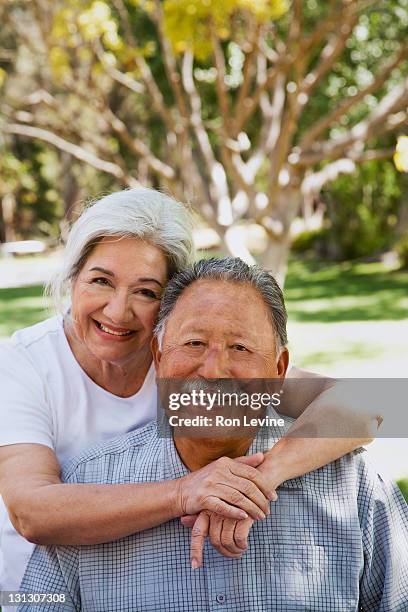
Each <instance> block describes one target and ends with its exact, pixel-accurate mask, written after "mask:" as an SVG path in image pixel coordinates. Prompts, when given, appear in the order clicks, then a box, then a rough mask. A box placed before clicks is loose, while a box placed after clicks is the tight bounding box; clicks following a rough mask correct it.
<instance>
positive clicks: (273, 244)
mask: <svg viewBox="0 0 408 612" xmlns="http://www.w3.org/2000/svg"><path fill="white" fill-rule="evenodd" d="M289 250H290V239H289V235H287V236H285V237H284V238H283V239H282V240H273V241H272V240H271V241H270V242H269V244H268V248H267V249H266V251H265V252H264V253H263V255H262V257H261V260H260V265H261V266H262V267H263V268H265V270H268V272H271V274H272V275H273V276H274V278H275V280H276V281H277V283H278V284H279V286H280V287H282V288H283V286H284V284H285V276H286V272H287V269H288V259H289Z"/></svg>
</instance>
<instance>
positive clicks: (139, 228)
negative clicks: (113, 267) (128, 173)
mask: <svg viewBox="0 0 408 612" xmlns="http://www.w3.org/2000/svg"><path fill="white" fill-rule="evenodd" d="M109 236H112V237H117V238H138V239H140V240H144V241H146V242H148V243H149V244H151V245H154V246H157V247H158V248H160V249H162V251H163V252H164V253H165V255H166V256H167V260H168V264H169V276H170V277H171V276H172V275H173V274H175V273H176V272H179V271H180V270H182V269H183V268H185V267H186V266H188V265H189V264H191V263H192V261H193V260H194V245H193V238H192V218H191V215H190V214H189V212H188V211H187V209H186V207H185V206H183V205H182V204H180V203H179V202H176V201H175V200H173V198H170V197H169V196H166V195H164V194H163V193H160V192H159V191H155V190H153V189H143V188H138V189H127V190H124V191H118V192H116V193H112V194H110V195H108V196H105V197H103V198H102V199H100V200H97V201H96V202H94V203H92V204H90V205H89V206H88V207H87V208H86V209H85V211H84V212H83V213H82V214H81V216H80V217H79V218H78V219H77V220H76V221H75V223H74V224H73V225H72V228H71V230H70V232H69V236H68V240H67V243H66V247H65V251H64V256H63V262H62V267H61V269H60V270H59V271H58V273H57V274H56V275H55V276H54V277H53V278H52V279H51V280H50V282H49V283H48V284H47V286H46V294H47V295H49V296H51V297H52V298H53V300H54V304H55V306H56V307H57V310H60V311H61V310H62V308H63V302H64V299H65V298H66V296H67V295H68V293H69V291H70V289H71V285H72V282H73V281H75V279H76V277H77V276H78V274H79V272H80V271H81V269H82V267H83V265H84V263H85V261H86V259H87V258H88V256H89V255H90V253H91V252H92V250H93V248H94V247H95V246H96V245H97V244H98V243H99V242H100V241H101V240H102V239H103V238H105V237H109ZM135 263H136V262H135Z"/></svg>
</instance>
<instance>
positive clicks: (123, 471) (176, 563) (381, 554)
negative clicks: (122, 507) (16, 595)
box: [19, 258, 408, 612]
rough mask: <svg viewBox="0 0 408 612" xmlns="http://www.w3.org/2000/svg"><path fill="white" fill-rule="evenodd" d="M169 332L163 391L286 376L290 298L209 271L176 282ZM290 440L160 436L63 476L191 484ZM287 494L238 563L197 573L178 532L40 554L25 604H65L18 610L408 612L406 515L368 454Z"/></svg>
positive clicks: (159, 355)
mask: <svg viewBox="0 0 408 612" xmlns="http://www.w3.org/2000/svg"><path fill="white" fill-rule="evenodd" d="M157 331H158V333H157V335H156V338H155V340H154V347H153V348H154V355H155V361H156V365H157V368H158V374H159V377H160V378H162V379H200V380H208V379H214V378H217V379H221V378H223V379H231V378H234V379H242V378H246V379H248V378H254V379H255V378H257V379H266V378H267V379H271V378H282V379H283V378H284V376H285V372H286V368H287V364H288V352H287V349H286V348H285V344H286V312H285V306H284V303H283V297H282V294H281V292H280V290H279V288H278V286H277V284H276V283H275V281H274V279H273V278H272V277H271V276H270V275H269V274H268V273H266V272H263V271H262V270H260V269H259V268H256V267H255V268H254V267H252V268H250V267H249V266H247V265H246V264H244V263H243V262H242V261H240V260H238V259H232V258H227V259H225V260H209V261H201V262H199V263H197V264H196V265H195V266H194V267H193V268H192V269H190V270H187V271H184V272H182V273H181V274H180V275H178V276H177V277H176V278H175V279H173V280H172V281H170V283H169V286H168V288H167V290H166V294H165V296H164V298H163V302H162V306H161V311H160V315H159V323H158V330H157ZM281 435H282V430H280V429H279V428H278V427H270V426H269V427H264V428H262V429H260V431H259V432H258V433H257V434H256V435H255V437H253V434H252V437H250V436H249V434H244V433H241V435H240V437H239V438H238V439H233V438H229V437H228V436H227V437H225V436H224V437H223V436H220V437H214V438H205V437H201V438H199V439H197V438H192V437H188V436H185V437H183V436H174V437H172V436H170V437H163V436H160V432H159V429H158V425H157V423H154V424H149V425H147V426H146V427H145V428H144V429H142V430H137V431H134V432H132V433H130V434H128V435H126V436H125V437H122V438H120V439H117V440H116V441H113V442H109V443H107V444H103V445H100V446H99V447H97V448H96V449H93V450H91V451H89V452H87V453H85V454H84V455H83V456H82V457H81V458H80V459H78V460H76V461H74V462H73V463H72V464H71V466H70V467H69V468H67V469H66V471H65V475H64V476H65V480H66V481H67V482H75V483H96V482H105V483H124V482H148V481H156V480H161V479H169V478H177V477H181V478H182V477H183V476H185V475H186V474H187V473H188V472H189V470H197V469H199V468H202V467H203V466H205V465H206V464H208V463H209V462H211V461H213V460H214V459H216V458H217V457H222V456H229V457H232V458H235V457H238V456H240V455H242V454H245V453H246V452H249V453H256V452H262V451H264V450H266V449H268V448H270V446H271V445H273V443H274V442H276V441H277V440H278V439H279V437H280V436H281ZM278 494H279V497H278V501H276V502H275V503H273V504H271V507H270V513H269V515H267V516H266V518H265V519H264V520H258V521H256V522H255V523H254V524H253V525H252V529H251V530H250V533H249V547H248V550H247V552H246V553H245V554H244V555H240V552H242V549H241V550H240V546H238V544H240V538H239V537H238V538H237V546H236V548H235V549H234V547H232V548H231V556H235V557H236V558H233V559H229V558H226V557H224V556H222V555H221V554H219V552H217V551H216V550H215V549H214V548H213V547H212V546H211V545H210V544H209V543H206V545H205V550H204V563H203V565H202V567H199V568H198V569H194V567H197V566H199V565H200V562H199V560H198V559H194V561H195V562H194V563H193V567H192V565H191V564H190V563H189V562H188V558H189V543H190V532H189V530H188V529H186V527H184V526H183V525H181V524H180V521H178V520H172V521H169V522H167V523H164V524H162V525H159V526H157V527H154V528H152V529H148V530H146V531H144V532H141V533H137V534H134V535H132V536H129V537H127V538H123V539H121V540H118V541H116V542H111V543H108V544H100V545H96V546H81V547H72V546H70V547H62V546H61V547H37V548H36V550H35V552H34V554H33V557H32V559H31V561H30V564H29V568H28V570H27V573H26V576H25V578H24V581H23V585H22V591H25V592H26V599H28V598H29V596H31V597H32V599H34V594H35V593H37V594H38V593H40V594H54V595H53V596H54V603H53V602H52V598H50V597H49V598H48V599H46V600H45V601H47V603H42V604H38V603H36V604H30V603H25V604H23V605H22V606H21V607H20V608H19V609H20V610H22V611H23V610H31V609H32V610H33V611H34V610H37V611H38V610H60V609H61V603H60V602H61V601H62V600H63V599H65V607H64V608H63V609H68V610H83V611H89V612H110V611H111V612H116V611H117V612H119V611H123V610H132V611H135V612H136V611H137V612H149V611H151V612H158V611H162V610H165V611H166V612H195V611H196V612H201V611H210V610H211V611H213V610H228V611H234V612H244V611H245V612H250V611H254V612H255V611H256V612H260V611H262V610H265V611H267V610H268V611H275V610H276V611H278V610H279V612H295V611H297V610H298V611H302V612H304V611H305V610H311V611H318V610H319V611H322V612H328V611H329V610H330V612H336V611H338V612H347V611H350V612H351V611H355V612H357V610H364V611H367V612H375V611H383V612H385V611H387V610H388V611H389V612H398V611H401V612H402V611H403V610H407V609H408V538H407V528H408V511H407V507H406V505H405V502H404V500H403V499H402V496H401V495H400V494H399V492H398V491H397V489H396V487H395V486H393V485H392V484H391V483H389V482H387V481H385V480H383V479H382V478H381V477H379V475H378V474H377V472H376V471H375V470H374V469H373V468H372V467H370V466H369V464H368V462H367V461H366V459H365V457H364V454H362V453H354V454H349V455H347V456H345V457H343V458H341V459H339V460H337V461H335V462H333V463H331V464H329V465H327V466H325V467H324V468H321V469H319V470H316V471H315V472H311V473H309V474H307V475H306V476H303V477H299V478H294V479H292V480H289V481H286V482H285V483H284V484H283V485H282V486H280V487H279V489H278ZM180 503H182V500H180ZM209 520H210V519H209V517H208V516H207V515H200V517H199V518H198V519H197V521H198V527H197V523H196V531H197V533H198V534H200V533H204V534H205V533H206V531H207V530H208V529H209V528H210V531H211V529H213V530H214V531H215V532H216V531H217V530H218V531H219V530H220V529H226V530H227V529H229V528H230V527H231V525H230V524H229V523H228V522H224V523H223V522H222V521H218V522H217V520H214V523H213V527H209ZM248 521H250V519H246V520H243V521H242V522H241V524H242V526H243V527H242V533H244V534H245V533H246V530H247V529H248V527H249V526H248ZM251 524H252V521H251ZM213 537H214V539H215V540H216V539H217V535H216V533H215V534H214V533H213ZM57 597H59V599H57ZM37 601H38V599H37Z"/></svg>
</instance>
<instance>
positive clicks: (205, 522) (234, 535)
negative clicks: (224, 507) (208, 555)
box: [181, 510, 255, 569]
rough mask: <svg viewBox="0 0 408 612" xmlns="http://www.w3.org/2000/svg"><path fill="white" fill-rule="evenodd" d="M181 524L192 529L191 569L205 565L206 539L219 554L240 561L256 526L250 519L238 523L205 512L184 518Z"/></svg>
mask: <svg viewBox="0 0 408 612" xmlns="http://www.w3.org/2000/svg"><path fill="white" fill-rule="evenodd" d="M181 522H182V523H183V525H184V526H185V527H191V529H192V534H191V548H190V561H191V567H192V568H193V569H197V568H199V567H201V566H202V563H203V550H204V544H205V539H206V538H207V537H209V540H210V542H211V544H212V546H214V548H215V549H216V550H218V552H219V553H221V554H222V555H224V557H229V558H230V559H239V558H240V557H241V556H242V555H243V554H244V552H245V551H246V549H247V548H248V534H249V531H250V529H251V527H252V525H253V524H254V522H255V521H254V520H253V519H252V518H250V517H248V518H247V519H241V520H239V521H236V520H234V519H226V518H224V517H222V516H220V515H219V514H215V513H214V512H208V511H206V510H205V511H203V512H200V514H199V515H198V516H183V517H182V518H181Z"/></svg>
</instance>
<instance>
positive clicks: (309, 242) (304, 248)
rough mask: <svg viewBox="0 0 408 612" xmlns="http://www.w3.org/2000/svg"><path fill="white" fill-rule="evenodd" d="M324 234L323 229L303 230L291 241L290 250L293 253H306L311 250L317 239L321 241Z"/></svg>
mask: <svg viewBox="0 0 408 612" xmlns="http://www.w3.org/2000/svg"><path fill="white" fill-rule="evenodd" d="M325 234H326V231H325V229H324V228H322V229H314V230H305V231H303V232H301V233H300V234H298V235H297V236H296V238H295V239H294V240H293V241H292V245H291V249H292V251H293V252H294V253H307V252H308V251H310V250H312V249H313V248H314V247H315V246H316V243H317V242H318V241H319V239H322V238H323V237H324V236H325Z"/></svg>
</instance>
